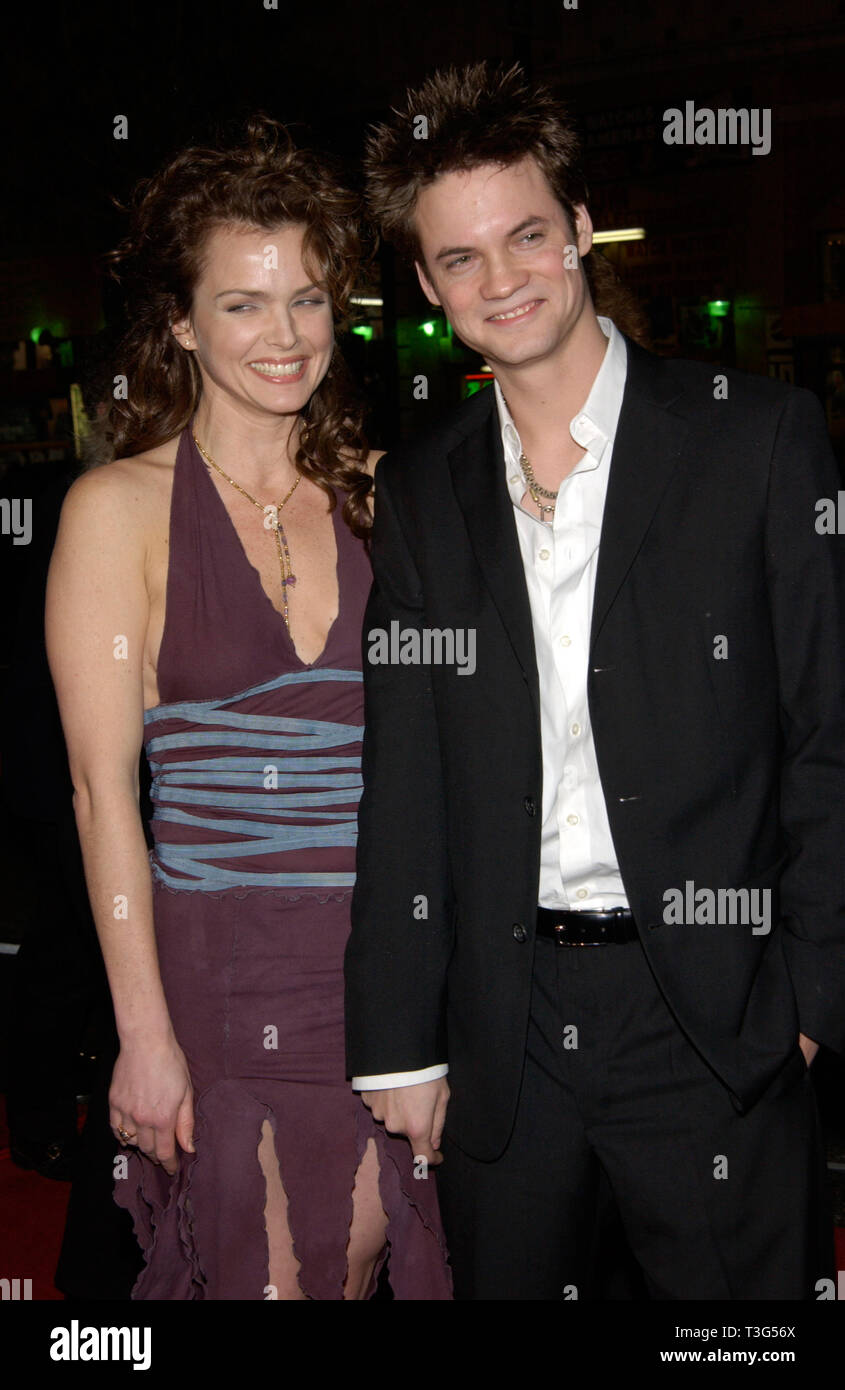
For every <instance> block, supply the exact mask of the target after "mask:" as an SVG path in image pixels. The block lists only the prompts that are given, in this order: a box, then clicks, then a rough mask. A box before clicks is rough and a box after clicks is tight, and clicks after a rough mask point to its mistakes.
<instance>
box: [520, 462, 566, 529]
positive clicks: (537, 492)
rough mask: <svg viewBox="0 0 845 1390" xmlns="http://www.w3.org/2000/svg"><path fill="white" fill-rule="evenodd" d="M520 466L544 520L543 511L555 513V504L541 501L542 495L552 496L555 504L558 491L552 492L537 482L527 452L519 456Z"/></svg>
mask: <svg viewBox="0 0 845 1390" xmlns="http://www.w3.org/2000/svg"><path fill="white" fill-rule="evenodd" d="M519 466H520V468H521V469H522V471H523V473H524V475H525V482H526V486H527V487H528V491H529V492H530V493H531V496H532V498H533V500H534V505H535V506H536V507H537V508H538V509H539V511H540V513H541V517H540V519H541V520H542V513H543V512H549V513H551V514H552V515H553V514H554V505H552V506H548V505H544V504H543V503H542V502H541V501H540V498H541V497H549V498H551V501H552V503H553V504H554V502H555V500H556V498H557V493H556V492H550V491H549V489H548V488H547V487H540V484H539V483H538V482H537V479H536V478H535V477H534V469H533V468H532V467H531V464H530V463H529V462H528V459H527V458H526V456H525V454H520V456H519Z"/></svg>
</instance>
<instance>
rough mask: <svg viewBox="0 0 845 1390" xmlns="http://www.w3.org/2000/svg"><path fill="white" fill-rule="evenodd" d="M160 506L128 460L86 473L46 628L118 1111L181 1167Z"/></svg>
mask: <svg viewBox="0 0 845 1390" xmlns="http://www.w3.org/2000/svg"><path fill="white" fill-rule="evenodd" d="M136 473H137V470H136ZM148 510H149V506H148V502H147V501H146V499H145V498H144V496H143V487H142V484H141V482H140V479H139V478H138V477H137V476H133V471H132V470H131V469H130V470H126V469H124V468H122V467H121V465H120V464H109V465H106V466H104V467H102V468H99V469H97V470H96V471H95V472H92V473H90V474H87V475H85V476H84V477H82V478H80V479H79V481H78V482H76V483H75V484H74V486H73V487H72V488H71V490H70V492H69V494H68V496H67V498H66V500H65V505H64V508H63V510H62V517H61V522H60V526H59V532H58V536H57V540H56V546H55V549H54V552H53V559H52V562H51V565H50V573H49V578H48V584H47V611H46V637H47V652H48V657H49V661H50V669H51V672H52V676H53V681H54V684H55V687H56V694H57V697H58V702H59V709H60V712H61V717H62V724H63V727H64V732H65V740H66V743H67V750H68V758H69V762H70V772H71V778H72V781H73V786H74V798H73V800H74V811H75V815H76V823H77V827H78V830H79V838H80V843H81V846H82V854H83V860H84V864H85V875H86V880H87V883H88V893H89V898H90V901H91V909H92V913H93V916H94V921H95V923H96V927H97V932H98V935H99V938H100V944H101V947H102V952H103V959H104V961H105V965H106V971H107V973H108V979H109V985H110V987H111V992H112V999H113V1002H114V1010H115V1020H116V1024H117V1031H118V1035H119V1037H120V1042H121V1055H120V1057H119V1059H118V1064H117V1066H116V1068H115V1075H114V1078H113V1082H112V1091H111V1093H110V1101H111V1108H112V1123H113V1124H116V1123H120V1122H123V1123H124V1124H125V1126H126V1128H127V1129H128V1130H129V1131H130V1133H131V1132H132V1131H133V1130H136V1131H137V1135H138V1140H137V1142H138V1146H139V1148H142V1149H143V1150H144V1151H145V1152H147V1153H149V1154H150V1156H151V1157H155V1158H156V1159H157V1160H158V1161H160V1162H161V1163H162V1164H163V1166H164V1167H165V1168H166V1169H167V1171H168V1172H175V1171H176V1167H177V1164H176V1150H175V1144H174V1134H175V1137H176V1138H178V1139H179V1142H180V1143H181V1144H182V1147H183V1148H186V1147H190V1137H191V1124H192V1115H191V1097H190V1080H189V1077H188V1072H187V1066H186V1064H185V1062H184V1057H183V1055H182V1053H181V1049H180V1048H179V1046H178V1043H177V1041H176V1039H175V1037H174V1034H173V1029H172V1025H171V1021H170V1016H169V1012H168V1008H167V1003H166V1000H165V997H164V990H163V988H162V983H161V977H160V973H159V967H158V957H157V952H156V946H155V936H154V931H153V918H152V884H151V875H150V868H149V861H148V857H147V847H146V843H145V840H144V832H143V827H142V823H141V815H140V809H139V786H138V761H139V756H140V751H141V746H142V741H143V700H144V697H143V673H144V642H145V637H146V632H147V624H148V621H149V598H148V592H147V584H146V580H145V560H146V541H145V526H144V520H145V516H146V515H147V512H148ZM115 1116H117V1118H115ZM130 1121H131V1123H129V1122H130Z"/></svg>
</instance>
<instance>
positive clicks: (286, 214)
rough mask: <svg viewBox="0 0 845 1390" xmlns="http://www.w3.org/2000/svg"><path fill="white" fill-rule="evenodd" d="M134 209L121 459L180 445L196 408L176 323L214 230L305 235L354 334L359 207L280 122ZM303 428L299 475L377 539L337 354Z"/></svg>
mask: <svg viewBox="0 0 845 1390" xmlns="http://www.w3.org/2000/svg"><path fill="white" fill-rule="evenodd" d="M126 211H128V213H129V217H130V228H129V233H128V235H127V236H126V238H125V239H124V240H123V241H122V242H121V244H120V245H119V246H118V247H117V248H116V250H114V251H112V252H110V253H109V255H108V256H107V262H108V264H109V267H110V270H111V273H112V274H113V276H114V277H115V279H117V280H118V281H119V282H120V283H121V285H122V286H123V287H124V289H125V292H126V301H127V312H128V318H129V325H130V326H129V329H128V331H127V333H126V335H125V337H124V339H123V342H122V345H121V350H120V358H119V362H120V370H121V372H122V373H124V374H125V375H126V377H127V379H128V382H129V392H128V399H126V400H114V401H111V402H110V405H109V412H108V416H107V422H106V436H107V439H108V443H109V456H110V457H111V458H122V457H128V456H131V455H133V454H138V453H141V452H142V451H143V450H146V449H152V448H155V447H156V446H157V445H160V444H164V443H166V442H167V441H168V440H170V439H173V438H174V436H175V435H177V434H179V432H180V431H181V430H183V429H184V428H185V426H186V425H187V424H188V422H189V420H190V419H191V417H192V415H193V414H194V412H195V410H196V408H197V405H198V403H199V399H200V395H201V392H202V381H201V377H200V372H199V368H198V366H197V364H196V362H195V360H194V355H193V353H191V352H185V351H183V349H182V348H180V346H179V344H178V343H177V342H176V339H175V338H174V335H173V333H172V332H171V324H173V323H174V322H178V320H179V319H180V318H185V317H188V316H189V315H190V312H191V307H192V301H193V294H194V288H195V286H196V284H197V281H198V280H199V278H200V276H201V274H202V268H203V255H204V251H205V248H206V246H207V243H208V238H209V235H210V233H211V232H213V231H214V230H215V228H217V227H221V226H226V225H231V224H233V223H235V224H241V225H243V226H246V227H252V228H257V229H259V230H265V229H266V230H268V231H272V230H274V229H277V228H278V227H280V226H284V225H289V224H296V225H302V226H303V227H304V229H305V232H304V236H303V258H304V260H305V262H306V264H307V265H308V266H309V270H308V273H309V274H310V275H312V276H313V279H314V281H315V283H319V284H321V285H322V286H323V287H324V288H325V290H326V291H327V293H328V294H329V296H330V298H331V302H332V312H333V316H334V319H335V323H336V325H337V327H338V328H341V329H342V328H345V327H347V326H348V323H349V317H348V314H349V296H350V294H351V292H352V289H353V285H354V282H355V278H356V275H357V273H358V269H359V267H360V265H361V262H362V259H363V247H362V241H361V234H360V230H359V225H360V224H359V214H360V208H359V199H358V197H357V196H356V195H355V194H354V193H352V192H351V191H350V190H349V189H348V188H347V187H346V186H345V185H344V184H343V182H342V181H341V180H340V179H339V178H338V176H337V174H336V172H335V169H334V167H333V165H332V164H331V163H330V161H328V160H327V159H326V158H325V157H324V156H322V155H316V154H314V153H313V152H311V151H308V150H305V149H298V148H296V146H295V145H294V143H293V140H292V139H291V137H290V135H289V133H288V131H287V130H286V129H285V127H284V126H283V125H281V124H280V123H279V122H278V121H275V120H272V119H271V118H270V117H268V116H264V115H257V116H254V117H253V118H252V119H251V120H250V121H248V123H247V126H246V135H245V139H244V140H243V142H242V143H241V144H239V145H236V146H230V147H229V148H223V149H212V148H203V147H200V146H193V147H190V148H188V149H184V150H182V151H180V153H179V154H177V155H176V156H175V157H174V158H173V159H172V160H171V161H170V162H169V163H168V164H167V165H165V167H164V168H163V169H161V170H160V171H159V173H157V174H156V175H154V176H153V177H152V178H150V179H145V180H143V181H142V182H141V183H139V184H138V185H137V187H136V188H135V190H134V192H133V194H132V197H131V199H130V203H129V207H128V209H126ZM302 422H303V423H302V428H301V431H300V438H299V447H298V449H297V452H296V457H295V459H294V463H295V466H296V468H297V469H298V471H299V472H300V473H303V474H304V475H305V476H306V477H307V478H311V479H312V480H313V481H314V482H315V483H317V484H318V486H319V487H321V488H323V490H324V491H325V492H326V493H327V495H328V496H329V498H330V505H331V507H332V508H333V507H334V505H335V497H334V493H333V492H332V491H331V485H334V486H336V487H339V488H341V489H342V490H343V491H345V492H346V493H347V497H346V500H345V502H344V504H343V518H344V520H345V521H346V523H347V525H348V526H349V528H350V530H351V531H352V532H353V534H355V535H356V536H359V537H361V538H362V539H366V538H367V537H368V535H369V530H370V515H369V510H368V508H367V501H366V499H367V496H368V494H369V492H370V489H371V487H372V479H371V478H370V476H369V474H368V473H366V472H365V471H364V468H363V466H362V465H363V464H364V463H365V461H366V458H367V441H366V436H365V433H364V423H363V407H362V405H361V403H360V401H359V400H358V397H357V393H356V391H355V388H354V386H353V383H352V379H351V376H350V374H349V371H348V369H347V367H346V364H345V362H344V360H343V357H342V355H341V353H340V351H339V349H338V347H337V345H335V348H334V352H333V354H332V358H331V363H330V365H329V370H328V372H327V374H326V376H325V377H324V379H323V380H322V382H321V383H320V385H319V386H318V387H317V390H316V391H315V392H314V394H313V395H312V396H311V398H310V400H309V401H308V403H307V405H306V406H305V407H304V409H303V411H302Z"/></svg>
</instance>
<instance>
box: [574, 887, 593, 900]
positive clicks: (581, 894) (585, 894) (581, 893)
mask: <svg viewBox="0 0 845 1390" xmlns="http://www.w3.org/2000/svg"><path fill="white" fill-rule="evenodd" d="M575 896H576V898H589V896H590V890H589V889H588V888H579V889H578V892H577V893H576V894H575Z"/></svg>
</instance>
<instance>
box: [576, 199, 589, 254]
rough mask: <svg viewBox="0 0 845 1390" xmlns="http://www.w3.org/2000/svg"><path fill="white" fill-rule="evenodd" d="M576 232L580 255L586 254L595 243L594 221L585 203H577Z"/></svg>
mask: <svg viewBox="0 0 845 1390" xmlns="http://www.w3.org/2000/svg"><path fill="white" fill-rule="evenodd" d="M574 232H575V244H576V246H577V247H578V255H579V256H586V254H587V252H588V251H589V250H590V248H591V247H592V244H593V222H592V218H591V217H590V214H589V213H588V211H587V209H586V207H585V205H584V204H583V203H576V204H575V227H574Z"/></svg>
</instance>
